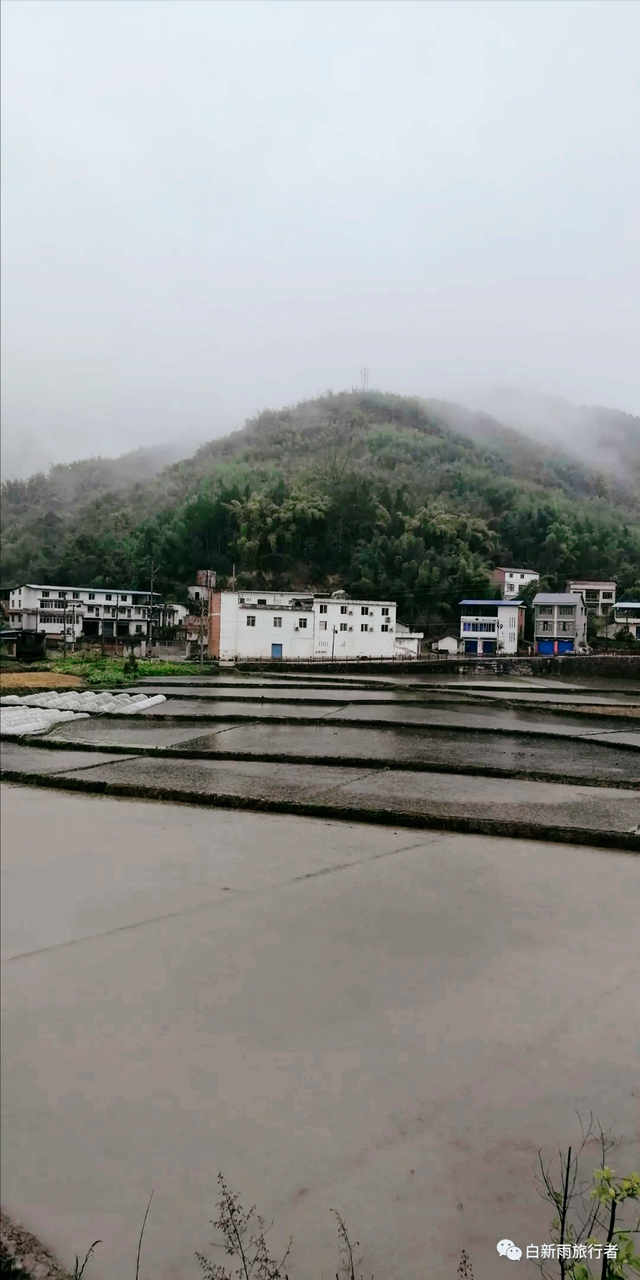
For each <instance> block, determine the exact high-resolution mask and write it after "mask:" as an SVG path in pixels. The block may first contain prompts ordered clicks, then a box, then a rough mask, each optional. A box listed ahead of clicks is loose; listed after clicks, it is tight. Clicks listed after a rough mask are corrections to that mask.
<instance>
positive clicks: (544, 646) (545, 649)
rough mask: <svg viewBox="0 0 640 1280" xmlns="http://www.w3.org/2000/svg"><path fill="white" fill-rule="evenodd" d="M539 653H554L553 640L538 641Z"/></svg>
mask: <svg viewBox="0 0 640 1280" xmlns="http://www.w3.org/2000/svg"><path fill="white" fill-rule="evenodd" d="M538 653H553V640H538Z"/></svg>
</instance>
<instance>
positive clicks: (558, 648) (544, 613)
mask: <svg viewBox="0 0 640 1280" xmlns="http://www.w3.org/2000/svg"><path fill="white" fill-rule="evenodd" d="M533 607H534V610H535V621H534V632H533V635H534V641H535V651H536V653H556V654H557V653H574V652H575V651H576V650H578V649H581V648H583V647H584V645H585V644H586V640H587V609H586V605H585V602H584V598H583V596H582V594H581V593H580V592H578V591H539V592H538V594H537V596H534V599H533Z"/></svg>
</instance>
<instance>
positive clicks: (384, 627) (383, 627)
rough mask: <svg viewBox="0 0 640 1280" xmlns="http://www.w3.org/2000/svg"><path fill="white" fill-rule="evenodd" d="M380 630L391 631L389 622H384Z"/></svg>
mask: <svg viewBox="0 0 640 1280" xmlns="http://www.w3.org/2000/svg"><path fill="white" fill-rule="evenodd" d="M380 630H381V631H388V630H389V623H388V622H383V624H382V626H381V628H380Z"/></svg>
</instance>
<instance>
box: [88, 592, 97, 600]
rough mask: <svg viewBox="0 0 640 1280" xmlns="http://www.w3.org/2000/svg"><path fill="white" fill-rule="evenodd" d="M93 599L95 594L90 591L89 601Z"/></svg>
mask: <svg viewBox="0 0 640 1280" xmlns="http://www.w3.org/2000/svg"><path fill="white" fill-rule="evenodd" d="M95 598H96V593H95V591H90V592H89V599H90V600H95Z"/></svg>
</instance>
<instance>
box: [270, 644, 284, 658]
mask: <svg viewBox="0 0 640 1280" xmlns="http://www.w3.org/2000/svg"><path fill="white" fill-rule="evenodd" d="M271 657H272V658H281V657H282V645H281V644H272V646H271Z"/></svg>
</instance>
